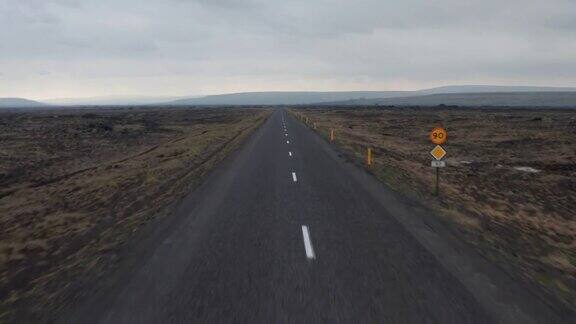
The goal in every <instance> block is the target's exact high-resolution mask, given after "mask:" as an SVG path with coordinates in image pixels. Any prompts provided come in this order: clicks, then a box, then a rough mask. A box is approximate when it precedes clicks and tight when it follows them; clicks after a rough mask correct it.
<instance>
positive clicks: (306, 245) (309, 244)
mask: <svg viewBox="0 0 576 324" xmlns="http://www.w3.org/2000/svg"><path fill="white" fill-rule="evenodd" d="M302 236H303V237H304V250H306V257H307V258H308V259H316V255H315V254H314V248H312V241H311V240H310V232H309V231H308V226H306V225H302Z"/></svg>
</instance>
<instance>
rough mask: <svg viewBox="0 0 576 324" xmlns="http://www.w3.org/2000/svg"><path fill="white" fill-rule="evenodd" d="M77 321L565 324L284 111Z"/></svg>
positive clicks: (75, 314) (74, 315) (77, 313)
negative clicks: (498, 323) (493, 323)
mask: <svg viewBox="0 0 576 324" xmlns="http://www.w3.org/2000/svg"><path fill="white" fill-rule="evenodd" d="M143 246H144V247H145V248H144V247H141V250H145V251H142V252H141V253H140V252H134V256H133V259H136V260H137V262H133V263H132V265H131V266H129V267H128V268H127V269H124V270H123V273H124V274H123V275H122V276H119V277H118V278H120V279H118V278H117V279H115V280H116V282H112V283H108V284H109V286H110V289H107V291H106V292H104V293H95V294H94V298H92V300H90V301H87V302H86V303H84V304H83V305H82V306H79V307H78V308H77V309H75V310H73V311H72V312H70V314H68V315H67V316H66V317H65V318H63V319H62V320H61V322H67V323H69V322H73V323H370V322H373V323H492V322H501V323H561V322H562V321H566V322H567V321H568V320H567V318H568V317H567V316H568V315H567V314H566V313H562V310H558V309H554V308H552V306H550V305H548V304H546V303H545V302H544V301H542V300H540V299H539V298H538V297H537V296H536V295H535V294H533V293H531V292H530V290H529V289H528V288H527V287H525V286H523V285H522V284H520V283H516V282H515V281H514V280H513V279H511V277H509V276H507V275H506V274H505V273H503V272H502V271H500V270H499V269H497V268H495V267H494V266H491V265H490V264H489V263H487V262H486V261H485V260H484V259H482V258H481V257H479V256H478V255H477V254H476V253H475V252H473V251H471V250H470V248H468V247H467V246H466V245H464V244H462V243H461V242H460V241H458V240H457V239H455V237H454V234H453V233H452V232H451V231H450V230H447V229H446V228H444V226H443V225H442V224H441V223H439V222H438V221H437V220H436V219H435V218H434V216H433V215H431V214H430V213H428V212H427V211H426V210H425V209H423V208H421V207H418V206H416V205H414V204H411V203H409V202H407V201H404V200H403V199H402V198H399V197H398V196H397V195H396V194H394V193H392V192H391V191H389V190H388V189H387V188H386V187H385V186H384V185H382V184H380V183H378V182H377V181H376V180H374V179H373V178H372V177H371V176H370V175H368V174H367V173H365V172H364V171H362V170H361V169H360V168H358V167H356V166H355V165H353V164H352V163H350V162H347V161H346V159H345V158H343V157H341V156H339V154H338V152H337V151H336V150H335V149H333V148H332V147H330V145H329V144H327V143H326V142H325V141H324V140H322V139H321V138H320V137H319V136H318V135H316V134H315V133H314V132H313V131H311V130H310V129H309V128H307V127H306V126H304V125H303V124H302V123H300V122H299V121H297V120H296V119H295V118H294V117H292V116H291V115H289V114H287V112H286V111H284V110H282V109H278V110H277V111H276V112H275V113H274V114H273V115H272V116H271V117H270V118H269V120H268V121H267V122H266V123H265V124H264V125H263V126H262V127H261V128H260V129H259V130H258V131H257V132H256V133H254V134H253V135H252V137H251V138H250V139H249V140H248V141H247V143H246V144H245V145H244V146H243V147H242V148H241V149H240V150H239V151H237V152H236V153H234V154H233V155H231V156H230V157H229V158H228V159H227V160H226V161H224V162H223V163H222V164H221V165H220V166H219V167H218V168H217V170H215V171H214V172H213V173H212V174H211V175H210V176H209V177H208V179H207V180H206V181H205V182H204V184H203V185H201V186H200V187H199V188H198V189H197V190H195V191H194V192H193V193H191V194H190V196H189V197H187V198H186V199H185V200H184V201H183V203H182V205H181V206H180V207H179V208H178V211H177V212H176V214H175V215H174V216H173V217H172V219H171V220H170V224H169V225H166V226H164V227H163V228H158V229H157V230H156V231H155V232H152V233H151V234H150V237H149V239H148V241H147V242H146V243H143Z"/></svg>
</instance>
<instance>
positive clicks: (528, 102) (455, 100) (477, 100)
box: [324, 91, 576, 108]
mask: <svg viewBox="0 0 576 324" xmlns="http://www.w3.org/2000/svg"><path fill="white" fill-rule="evenodd" d="M324 104H330V105H350V106H437V105H449V106H509V107H536V106H538V107H573V108H576V91H574V92H567V91H557V92H489V93H444V94H431V95H422V96H412V97H399V98H380V99H359V100H347V101H340V102H332V103H324Z"/></svg>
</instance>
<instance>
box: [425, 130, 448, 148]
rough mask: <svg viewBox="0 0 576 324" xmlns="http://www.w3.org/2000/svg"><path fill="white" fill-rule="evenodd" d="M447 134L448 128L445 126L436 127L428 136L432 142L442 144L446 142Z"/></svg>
mask: <svg viewBox="0 0 576 324" xmlns="http://www.w3.org/2000/svg"><path fill="white" fill-rule="evenodd" d="M446 136H447V135H446V130H445V129H444V128H442V127H434V128H433V129H432V130H431V131H430V135H429V136H428V137H429V138H430V142H432V143H434V144H436V145H440V144H444V143H446Z"/></svg>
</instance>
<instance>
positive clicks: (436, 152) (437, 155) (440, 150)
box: [430, 145, 446, 161]
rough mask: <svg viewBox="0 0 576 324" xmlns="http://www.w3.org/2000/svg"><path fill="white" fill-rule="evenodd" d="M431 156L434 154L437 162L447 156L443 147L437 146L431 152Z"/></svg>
mask: <svg viewBox="0 0 576 324" xmlns="http://www.w3.org/2000/svg"><path fill="white" fill-rule="evenodd" d="M430 154H432V156H433V157H434V158H435V159H436V160H438V161H440V160H442V158H443V157H444V156H446V151H445V150H444V149H443V148H442V146H440V145H436V147H435V148H434V149H432V151H430Z"/></svg>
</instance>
